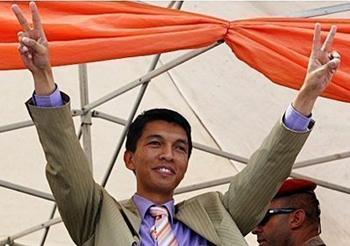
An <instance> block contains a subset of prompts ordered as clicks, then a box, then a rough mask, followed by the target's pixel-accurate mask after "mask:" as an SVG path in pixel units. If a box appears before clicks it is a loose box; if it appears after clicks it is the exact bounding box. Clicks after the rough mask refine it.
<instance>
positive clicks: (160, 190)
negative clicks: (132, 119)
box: [124, 120, 189, 199]
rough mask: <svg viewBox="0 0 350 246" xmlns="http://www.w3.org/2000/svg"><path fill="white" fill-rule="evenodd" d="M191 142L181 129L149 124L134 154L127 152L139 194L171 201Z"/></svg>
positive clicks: (184, 166) (169, 124) (126, 156)
mask: <svg viewBox="0 0 350 246" xmlns="http://www.w3.org/2000/svg"><path fill="white" fill-rule="evenodd" d="M188 151H189V149H188V139H187V135H186V132H185V130H184V129H183V128H181V127H180V126H179V125H177V124H174V123H169V122H166V121H162V120H156V121H151V122H149V123H147V124H146V126H145V128H144V129H143V133H142V135H141V137H140V138H139V140H138V141H137V145H136V150H135V152H134V153H132V152H130V151H126V152H125V155H124V161H125V163H126V166H127V167H128V168H129V169H130V170H133V171H135V174H136V180H137V193H138V194H140V195H142V196H145V197H146V198H149V199H150V198H151V197H152V196H153V195H154V194H158V195H161V196H165V197H168V198H169V199H170V198H172V195H173V191H174V189H175V188H176V187H177V185H178V184H179V183H180V181H181V180H182V179H183V177H184V175H185V172H186V170H187V164H188Z"/></svg>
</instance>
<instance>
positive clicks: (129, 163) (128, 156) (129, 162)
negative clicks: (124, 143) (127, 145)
mask: <svg viewBox="0 0 350 246" xmlns="http://www.w3.org/2000/svg"><path fill="white" fill-rule="evenodd" d="M124 163H125V166H126V168H128V169H129V170H131V171H135V164H134V153H133V152H131V151H129V150H125V152H124Z"/></svg>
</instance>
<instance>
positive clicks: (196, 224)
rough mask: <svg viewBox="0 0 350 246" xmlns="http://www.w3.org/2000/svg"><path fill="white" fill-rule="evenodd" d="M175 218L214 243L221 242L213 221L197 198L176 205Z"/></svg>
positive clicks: (218, 243)
mask: <svg viewBox="0 0 350 246" xmlns="http://www.w3.org/2000/svg"><path fill="white" fill-rule="evenodd" d="M175 218H176V219H177V220H179V221H181V222H182V223H184V224H185V225H187V226H188V227H190V228H191V229H192V230H193V231H195V232H196V233H198V234H199V235H201V236H202V237H204V238H205V239H207V240H208V241H210V242H211V243H213V244H214V245H220V244H221V240H220V238H219V236H218V234H217V233H216V230H215V228H214V225H213V223H212V222H211V220H210V218H209V216H208V214H207V213H206V211H205V210H204V208H203V207H202V206H201V205H200V203H199V202H198V201H197V200H191V201H186V202H184V203H180V204H178V205H176V207H175Z"/></svg>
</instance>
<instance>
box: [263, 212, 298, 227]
mask: <svg viewBox="0 0 350 246" xmlns="http://www.w3.org/2000/svg"><path fill="white" fill-rule="evenodd" d="M295 210H297V209H296V208H270V209H268V210H267V212H266V214H265V216H264V218H263V219H262V220H261V222H260V223H259V224H258V225H259V226H264V225H266V223H267V222H269V220H270V219H271V217H272V216H274V215H278V214H290V213H292V212H294V211H295Z"/></svg>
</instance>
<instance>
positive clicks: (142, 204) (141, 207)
mask: <svg viewBox="0 0 350 246" xmlns="http://www.w3.org/2000/svg"><path fill="white" fill-rule="evenodd" d="M132 200H133V202H134V203H135V206H136V208H137V210H138V212H139V214H140V216H141V219H142V220H143V219H144V218H145V215H146V213H147V211H148V209H149V208H150V207H152V206H156V204H154V203H153V202H152V201H150V200H148V199H147V198H144V197H142V196H140V195H138V194H136V193H135V194H134V195H133V196H132ZM161 206H164V207H166V209H167V210H168V212H169V217H170V221H171V223H173V217H174V212H175V206H174V199H171V200H170V201H168V202H166V203H164V204H162V205H161Z"/></svg>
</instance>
